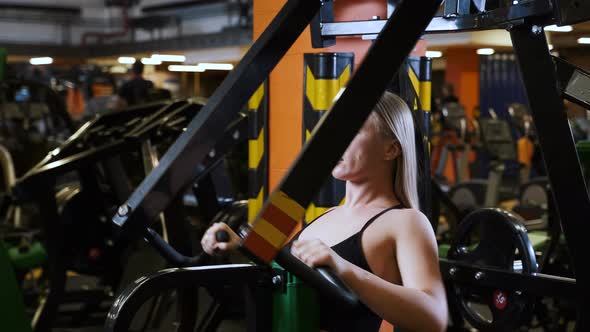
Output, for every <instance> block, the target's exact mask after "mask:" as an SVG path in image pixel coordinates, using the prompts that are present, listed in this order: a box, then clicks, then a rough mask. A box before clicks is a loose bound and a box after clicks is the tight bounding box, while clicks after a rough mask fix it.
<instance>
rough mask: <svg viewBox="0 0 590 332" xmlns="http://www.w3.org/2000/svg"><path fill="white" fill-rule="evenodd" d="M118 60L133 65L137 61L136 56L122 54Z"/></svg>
mask: <svg viewBox="0 0 590 332" xmlns="http://www.w3.org/2000/svg"><path fill="white" fill-rule="evenodd" d="M117 61H119V63H120V64H124V65H131V64H134V63H135V58H134V57H130V56H120V57H119V59H117Z"/></svg>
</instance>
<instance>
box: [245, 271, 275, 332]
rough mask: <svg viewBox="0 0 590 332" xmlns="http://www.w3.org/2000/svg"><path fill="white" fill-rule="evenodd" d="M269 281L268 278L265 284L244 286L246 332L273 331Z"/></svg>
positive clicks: (270, 285) (271, 298)
mask: <svg viewBox="0 0 590 332" xmlns="http://www.w3.org/2000/svg"><path fill="white" fill-rule="evenodd" d="M270 281H271V277H270V276H268V277H267V278H266V282H260V281H259V282H258V283H255V284H254V283H250V284H246V285H245V290H244V291H245V295H246V296H245V300H246V301H245V302H246V303H245V306H246V331H247V332H271V331H273V321H272V320H273V318H272V309H273V297H272V291H273V289H272V284H271V282H270Z"/></svg>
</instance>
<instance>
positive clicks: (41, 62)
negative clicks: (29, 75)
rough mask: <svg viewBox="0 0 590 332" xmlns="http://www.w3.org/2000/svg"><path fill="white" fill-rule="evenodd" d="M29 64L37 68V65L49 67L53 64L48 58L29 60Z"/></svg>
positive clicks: (51, 59)
mask: <svg viewBox="0 0 590 332" xmlns="http://www.w3.org/2000/svg"><path fill="white" fill-rule="evenodd" d="M29 63H30V64H32V65H34V66H38V65H49V64H52V63H53V58H50V57H48V56H45V57H42V58H31V59H30V60H29Z"/></svg>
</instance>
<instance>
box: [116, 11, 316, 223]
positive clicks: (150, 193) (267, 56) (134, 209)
mask: <svg viewBox="0 0 590 332" xmlns="http://www.w3.org/2000/svg"><path fill="white" fill-rule="evenodd" d="M319 7H320V1H305V0H290V1H288V2H287V3H286V4H285V6H284V7H283V8H282V9H281V11H280V12H279V13H278V15H277V16H276V17H275V19H274V20H273V21H272V22H271V23H270V25H269V26H268V27H267V29H266V30H265V31H264V33H263V34H262V35H261V36H260V38H258V40H257V41H256V42H255V43H254V45H253V46H252V47H251V48H250V50H249V51H248V53H247V54H246V55H245V56H244V58H243V59H242V61H240V63H239V64H238V65H237V67H236V68H235V69H234V71H233V72H231V73H230V74H229V76H228V77H227V78H226V79H225V80H224V81H223V83H222V84H221V86H220V87H219V88H218V89H217V90H216V91H215V93H214V94H213V96H211V98H210V99H209V102H208V103H207V105H205V107H203V109H202V110H201V112H200V113H199V114H198V115H197V116H196V117H195V118H194V119H193V120H192V121H191V122H190V124H189V125H188V127H187V130H186V132H184V133H183V134H182V135H181V136H180V137H179V139H178V140H177V141H176V142H175V143H174V144H173V145H172V146H171V147H170V149H169V150H168V152H166V154H165V155H164V156H163V157H162V159H161V160H160V164H159V165H158V166H157V167H156V168H155V169H154V170H153V171H152V173H151V174H150V175H149V176H148V177H147V178H146V179H145V180H144V181H143V182H142V183H141V184H140V186H139V187H138V188H137V190H136V191H135V192H134V193H133V194H132V195H131V197H130V198H129V200H128V201H127V203H126V204H125V205H124V206H122V207H121V208H120V209H119V211H118V213H117V215H116V216H114V217H113V221H114V222H115V223H116V224H118V225H119V226H123V225H125V227H126V228H129V227H138V226H140V224H145V223H148V222H150V221H152V220H155V218H156V217H157V216H158V214H159V213H160V212H162V211H163V210H164V208H165V207H166V206H167V205H168V204H169V203H170V202H171V200H172V199H173V198H174V197H175V196H176V195H177V194H178V192H179V191H180V190H182V189H183V188H184V187H186V185H187V184H188V183H189V182H190V181H191V180H192V179H193V177H194V167H193V165H194V164H195V163H197V162H199V161H201V160H203V158H204V157H205V156H206V155H207V154H208V153H209V151H210V150H211V148H212V147H213V146H214V145H215V142H217V141H218V140H219V139H220V138H221V136H222V135H223V129H224V128H226V126H227V125H228V124H229V123H230V122H231V121H232V120H233V119H234V117H235V114H236V113H237V112H238V111H239V110H240V109H241V108H242V106H243V105H245V104H246V102H247V99H248V98H249V97H250V96H251V95H252V93H254V91H255V90H256V89H257V88H258V87H259V86H260V84H262V82H263V81H264V80H265V79H266V78H267V77H268V75H269V74H270V71H271V70H272V69H273V68H274V67H275V66H276V65H277V63H278V62H279V61H280V59H281V58H282V57H283V55H284V54H285V53H286V52H287V50H288V49H289V48H290V47H291V45H293V43H294V42H295V40H296V39H297V38H298V37H299V35H300V34H301V33H302V32H303V30H304V29H305V27H306V26H307V25H308V23H309V22H310V21H311V19H312V18H313V16H314V15H315V14H316V12H317V11H318V10H319ZM131 217H132V218H131ZM130 220H132V222H129V223H128V224H131V225H132V226H128V225H126V222H128V221H130ZM133 224H135V225H133Z"/></svg>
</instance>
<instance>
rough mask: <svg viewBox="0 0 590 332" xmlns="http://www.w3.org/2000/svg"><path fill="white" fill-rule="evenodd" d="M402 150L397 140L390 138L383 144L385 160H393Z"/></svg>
mask: <svg viewBox="0 0 590 332" xmlns="http://www.w3.org/2000/svg"><path fill="white" fill-rule="evenodd" d="M401 152H402V147H401V145H400V144H399V142H398V141H397V140H390V141H389V142H387V144H386V145H385V160H394V159H396V158H397V157H399V155H400V154H401Z"/></svg>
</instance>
